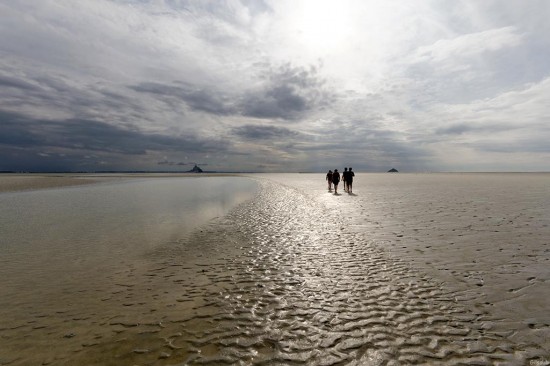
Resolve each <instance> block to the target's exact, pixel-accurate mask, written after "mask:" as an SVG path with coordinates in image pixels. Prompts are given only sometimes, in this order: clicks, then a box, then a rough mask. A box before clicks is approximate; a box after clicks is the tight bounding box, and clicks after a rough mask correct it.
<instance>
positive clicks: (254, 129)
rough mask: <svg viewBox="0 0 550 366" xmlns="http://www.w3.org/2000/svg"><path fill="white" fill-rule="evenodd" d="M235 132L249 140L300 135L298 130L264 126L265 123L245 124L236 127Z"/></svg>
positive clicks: (276, 138)
mask: <svg viewBox="0 0 550 366" xmlns="http://www.w3.org/2000/svg"><path fill="white" fill-rule="evenodd" d="M233 134H235V135H237V136H240V137H243V138H245V139H247V140H278V139H285V138H293V137H298V136H299V135H300V134H299V133H298V132H295V131H292V130H289V129H288V128H283V127H275V126H263V125H244V126H240V127H235V128H234V129H233Z"/></svg>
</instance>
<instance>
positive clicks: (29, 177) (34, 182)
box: [0, 173, 235, 193]
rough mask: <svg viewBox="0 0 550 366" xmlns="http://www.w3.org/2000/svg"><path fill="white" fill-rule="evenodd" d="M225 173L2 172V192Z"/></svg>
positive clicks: (0, 180)
mask: <svg viewBox="0 0 550 366" xmlns="http://www.w3.org/2000/svg"><path fill="white" fill-rule="evenodd" d="M232 175H235V174H223V173H202V174H196V173H103V174H99V173H98V174H94V173H82V174H79V173H60V174H55V173H44V174H39V173H29V174H18V173H4V174H0V193H2V192H19V191H30V190H38V189H48V188H61V187H70V186H77V185H84V184H93V183H99V182H107V181H113V180H121V179H136V178H161V177H193V178H199V177H208V176H218V177H220V176H232Z"/></svg>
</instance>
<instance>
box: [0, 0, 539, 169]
mask: <svg viewBox="0 0 550 366" xmlns="http://www.w3.org/2000/svg"><path fill="white" fill-rule="evenodd" d="M549 17H550V1H546V0H498V1H496V0H495V1H494V0H483V1H478V0H438V1H435V0H434V1H429V0H415V1H404V0H400V1H397V0H385V1H379V0H338V1H328V0H240V1H239V0H228V1H223V0H215V1H207V0H204V1H203V0H200V1H199V0H197V1H188V0H78V1H74V0H40V1H36V0H18V1H13V0H0V171H39V172H46V171H109V170H117V171H120V170H147V171H158V170H163V171H183V170H189V169H191V168H192V167H193V165H194V164H199V166H201V167H202V168H203V169H205V170H214V171H257V172H306V171H307V172H309V171H316V172H324V171H327V170H328V169H334V168H338V169H339V170H342V168H343V167H347V166H352V167H353V168H354V170H355V171H358V172H361V171H364V172H384V171H387V170H389V169H390V168H396V169H398V170H399V171H404V172H430V171H451V172H454V171H550V142H549V141H550V103H549V101H550V62H548V60H549V59H550V22H548V18H549Z"/></svg>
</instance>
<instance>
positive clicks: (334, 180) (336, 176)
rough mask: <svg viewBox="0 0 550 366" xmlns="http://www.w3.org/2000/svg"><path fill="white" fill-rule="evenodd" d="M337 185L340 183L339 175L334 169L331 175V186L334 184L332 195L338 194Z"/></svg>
mask: <svg viewBox="0 0 550 366" xmlns="http://www.w3.org/2000/svg"><path fill="white" fill-rule="evenodd" d="M338 183H340V173H338V169H334V173H332V184H334V194H338Z"/></svg>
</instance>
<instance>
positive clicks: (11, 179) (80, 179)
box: [0, 174, 98, 193]
mask: <svg viewBox="0 0 550 366" xmlns="http://www.w3.org/2000/svg"><path fill="white" fill-rule="evenodd" d="M97 181H98V179H97V178H96V179H94V178H86V177H84V176H72V175H67V174H62V175H56V174H1V175H0V193H1V192H16V191H27V190H36V189H47V188H59V187H67V186H74V185H81V184H90V183H95V182H97Z"/></svg>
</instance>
